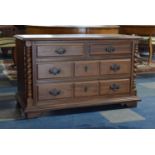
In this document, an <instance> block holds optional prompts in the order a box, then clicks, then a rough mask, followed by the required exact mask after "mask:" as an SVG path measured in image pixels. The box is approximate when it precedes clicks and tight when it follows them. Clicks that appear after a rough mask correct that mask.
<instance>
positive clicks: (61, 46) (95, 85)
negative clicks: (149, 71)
mask: <svg viewBox="0 0 155 155" xmlns="http://www.w3.org/2000/svg"><path fill="white" fill-rule="evenodd" d="M138 39H139V38H138V37H135V36H126V35H89V34H88V35H86V34H85V35H78V34H77V35H17V36H16V50H17V70H18V92H17V100H18V103H19V105H20V106H21V108H22V110H23V112H24V113H25V115H26V116H27V117H28V118H30V117H34V116H38V115H40V114H41V113H43V112H46V111H49V110H58V109H65V108H77V107H87V106H102V105H106V104H122V105H124V104H126V105H127V106H135V105H136V104H137V101H138V100H139V98H138V97H137V96H136V88H135V81H134V78H135V72H136V67H135V64H136V53H137V41H138Z"/></svg>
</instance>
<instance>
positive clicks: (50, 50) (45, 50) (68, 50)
mask: <svg viewBox="0 0 155 155" xmlns="http://www.w3.org/2000/svg"><path fill="white" fill-rule="evenodd" d="M82 55H84V44H82V43H75V44H67V43H57V44H50V45H39V46H37V56H38V57H61V56H82Z"/></svg>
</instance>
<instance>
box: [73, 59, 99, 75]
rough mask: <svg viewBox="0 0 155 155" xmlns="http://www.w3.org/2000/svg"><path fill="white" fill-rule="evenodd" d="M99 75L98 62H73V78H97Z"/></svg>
mask: <svg viewBox="0 0 155 155" xmlns="http://www.w3.org/2000/svg"><path fill="white" fill-rule="evenodd" d="M97 75H99V62H98V61H78V62H75V76H77V77H80V76H81V77H85V76H97Z"/></svg>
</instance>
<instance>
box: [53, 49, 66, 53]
mask: <svg viewBox="0 0 155 155" xmlns="http://www.w3.org/2000/svg"><path fill="white" fill-rule="evenodd" d="M55 52H56V53H57V54H60V55H61V54H65V52H66V50H65V49H64V48H58V49H56V50H55Z"/></svg>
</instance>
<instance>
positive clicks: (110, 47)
mask: <svg viewBox="0 0 155 155" xmlns="http://www.w3.org/2000/svg"><path fill="white" fill-rule="evenodd" d="M105 51H106V52H108V53H111V52H114V51H115V48H114V47H112V46H109V47H106V48H105Z"/></svg>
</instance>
